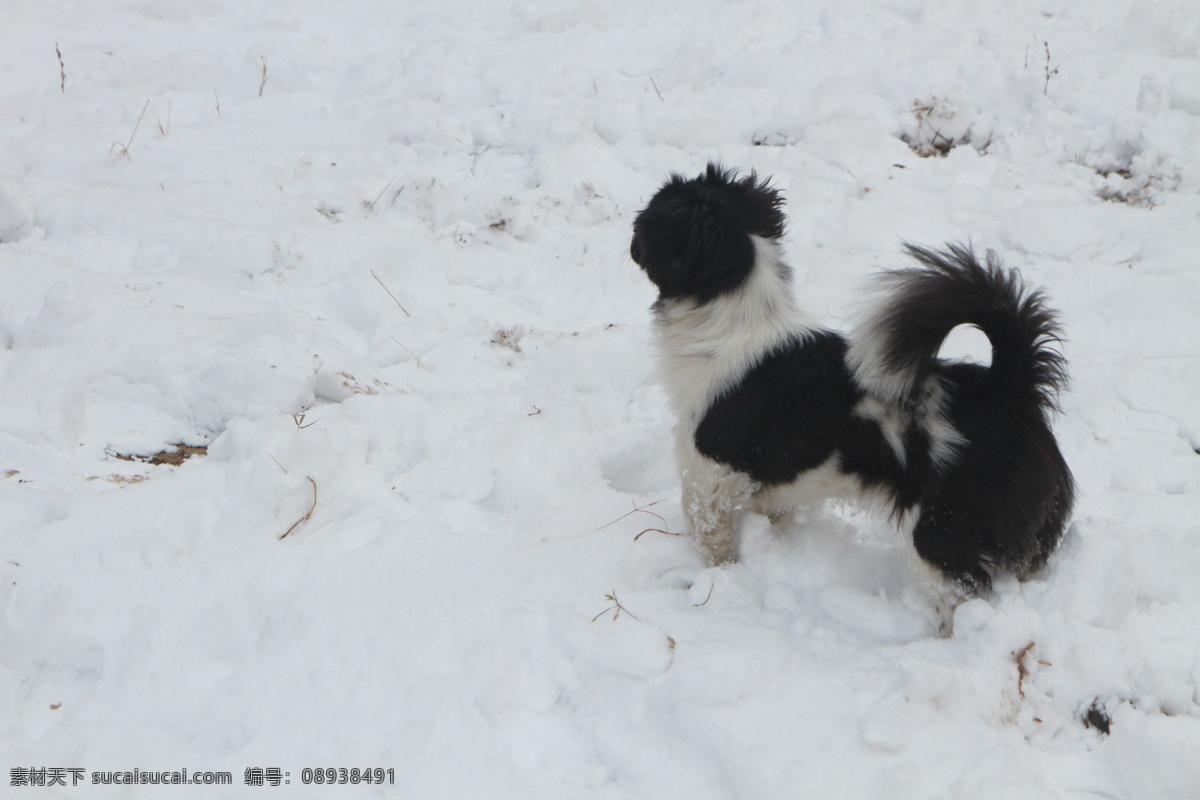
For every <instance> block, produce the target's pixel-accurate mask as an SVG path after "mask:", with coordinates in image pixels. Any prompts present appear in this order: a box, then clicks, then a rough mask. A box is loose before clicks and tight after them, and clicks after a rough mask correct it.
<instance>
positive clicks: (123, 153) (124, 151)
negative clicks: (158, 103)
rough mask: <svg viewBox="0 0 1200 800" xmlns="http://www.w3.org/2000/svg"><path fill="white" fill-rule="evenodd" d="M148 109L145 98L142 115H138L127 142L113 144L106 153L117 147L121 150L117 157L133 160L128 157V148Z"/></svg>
mask: <svg viewBox="0 0 1200 800" xmlns="http://www.w3.org/2000/svg"><path fill="white" fill-rule="evenodd" d="M149 107H150V98H146V104H145V105H144V106H142V113H141V114H138V118H137V122H135V123H134V125H133V133H131V134H129V141H127V142H126V143H125V144H121V143H120V142H113V144H112V147H110V148H108V152H110V153H111V152H112V151H113V150H114V149H115V148H117V147H119V148H121V150H120V152H118V153H117V155H118V156H125V157H126V158H128V159H129V160H130V161H132V160H133V156H131V155H129V148H130V147H131V146H132V145H133V137H135V136H137V132H138V128H140V127H141V126H142V117H144V116H146V109H148V108H149Z"/></svg>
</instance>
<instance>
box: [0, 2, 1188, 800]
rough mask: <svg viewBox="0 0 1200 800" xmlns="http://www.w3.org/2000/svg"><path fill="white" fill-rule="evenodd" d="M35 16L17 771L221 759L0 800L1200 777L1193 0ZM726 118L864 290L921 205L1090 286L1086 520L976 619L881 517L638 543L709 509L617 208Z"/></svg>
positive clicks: (849, 516)
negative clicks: (661, 374) (181, 781)
mask: <svg viewBox="0 0 1200 800" xmlns="http://www.w3.org/2000/svg"><path fill="white" fill-rule="evenodd" d="M3 18H4V19H3V24H2V25H0V242H2V243H0V603H2V607H3V615H2V617H0V753H2V754H3V759H0V761H3V766H4V767H5V768H6V770H7V771H9V775H6V776H5V778H4V781H5V784H4V785H5V786H6V788H7V787H9V786H11V784H12V782H13V781H16V780H18V773H16V772H12V770H30V769H32V770H37V769H45V768H51V769H53V768H63V769H65V768H82V769H84V770H86V772H85V773H84V781H85V782H89V781H90V780H91V777H90V776H91V773H92V772H93V771H96V772H100V771H123V770H133V769H142V770H162V771H167V770H178V769H182V768H187V769H189V771H190V772H192V773H195V772H197V771H201V770H214V771H217V770H227V771H229V772H231V773H232V775H233V780H234V786H233V787H232V788H228V789H225V790H222V791H221V792H219V793H214V792H213V791H212V790H209V789H205V788H203V787H198V786H182V787H177V788H167V789H164V788H162V787H141V788H136V787H135V788H130V787H120V786H93V785H90V783H89V785H87V786H83V785H80V786H78V787H75V788H70V786H69V785H68V788H65V789H63V788H59V789H49V790H47V789H40V788H32V787H28V788H13V789H11V796H13V797H26V796H28V797H41V796H55V797H58V796H61V797H81V798H82V797H86V798H117V797H121V798H124V797H138V798H141V797H155V798H159V797H181V798H197V797H206V796H223V797H224V796H241V795H243V794H244V795H245V796H251V797H261V796H265V795H273V796H278V797H314V798H324V797H333V796H336V797H350V798H358V797H364V798H366V797H381V796H389V797H393V796H394V797H404V798H468V797H488V798H689V799H692V798H696V799H698V798H756V799H757V798H838V799H839V800H841V799H844V798H888V800H909V799H911V800H928V799H929V798H970V799H971V800H981V799H983V800H986V799H987V798H1005V800H1011V799H1012V798H1021V799H1022V800H1028V799H1029V798H1055V799H1059V798H1100V797H1104V798H1129V799H1131V800H1132V799H1134V798H1136V799H1137V800H1155V799H1157V798H1172V799H1174V798H1195V797H1197V796H1198V794H1200V757H1198V756H1200V455H1198V454H1197V451H1198V450H1200V402H1198V401H1197V394H1198V393H1200V6H1198V5H1197V4H1196V3H1195V2H1194V0H1149V1H1148V2H1146V1H1143V2H1134V1H1133V0H1103V1H1102V2H1095V1H1094V0H1040V1H1039V0H1015V1H1014V2H1009V3H997V2H976V1H975V0H968V1H967V2H960V3H954V4H950V3H941V4H938V3H928V2H918V1H917V0H849V1H847V0H801V1H800V2H791V3H783V2H777V3H768V2H762V1H760V0H746V2H718V0H710V2H692V3H685V2H665V1H664V2H660V1H659V0H650V1H649V2H647V0H610V2H604V3H584V2H574V3H572V2H548V1H545V0H536V1H535V2H524V3H514V4H507V3H497V2H483V1H482V0H476V1H475V2H470V1H469V0H443V2H439V3H426V2H410V3H392V2H384V1H383V0H351V1H350V2H345V3H328V2H316V1H315V0H291V2H286V3H285V2H274V3H246V2H242V1H241V0H107V1H106V2H89V1H88V0H57V1H56V2H38V3H35V2H24V3H21V2H18V3H16V4H12V3H10V4H8V6H7V7H6V8H5V11H4V13H3ZM56 50H57V52H56ZM916 151H923V152H925V153H927V154H929V153H932V155H931V156H930V157H921V156H920V155H918V153H917V152H916ZM942 152H945V153H946V154H945V156H944V157H943V156H942V155H941V153H942ZM710 158H719V159H722V160H724V161H725V162H726V163H727V164H729V165H736V166H741V167H745V168H755V169H757V170H758V171H759V172H760V173H767V174H771V175H774V176H775V180H776V182H777V184H778V185H779V186H780V187H781V188H782V189H783V191H784V193H785V194H786V196H787V198H788V201H789V205H788V211H789V215H790V220H791V227H790V232H789V237H788V241H787V247H788V252H789V254H790V259H791V262H792V263H793V265H794V266H795V268H796V271H797V277H798V282H797V291H798V292H799V294H800V296H801V299H802V304H803V305H804V306H805V307H806V308H807V309H808V310H809V311H810V312H811V313H812V314H814V315H815V316H818V317H822V318H824V319H827V320H828V321H829V322H830V324H832V325H834V326H844V325H845V324H846V320H847V318H848V316H849V314H850V313H851V312H852V310H853V304H854V301H855V300H856V299H857V298H858V297H859V295H860V292H861V289H862V287H863V286H864V284H865V283H866V280H867V278H868V276H869V275H870V273H871V272H872V271H873V270H875V269H877V268H879V267H884V266H895V265H898V264H900V263H901V260H900V257H899V254H898V250H899V243H900V242H901V241H902V240H904V239H909V240H913V241H917V242H921V243H926V244H938V243H940V242H942V241H944V240H960V239H962V240H965V239H970V240H972V241H973V242H974V243H975V244H976V245H977V246H979V247H992V248H995V249H996V250H997V251H998V252H999V253H1000V254H1001V255H1002V256H1003V257H1004V258H1005V259H1006V260H1007V261H1008V263H1010V264H1011V265H1013V266H1016V267H1019V268H1020V269H1021V270H1022V271H1023V272H1024V274H1025V275H1026V276H1027V277H1028V278H1029V279H1030V280H1031V282H1034V283H1036V284H1040V285H1043V286H1044V287H1045V288H1046V290H1047V292H1048V294H1049V296H1050V297H1051V299H1052V301H1053V303H1054V304H1055V305H1056V306H1057V307H1059V308H1060V309H1061V312H1062V315H1063V319H1064V322H1065V324H1066V327H1067V332H1068V336H1069V342H1068V343H1067V345H1066V352H1067V355H1068V357H1069V359H1070V362H1071V368H1072V374H1073V390H1072V392H1071V393H1070V394H1068V395H1067V396H1066V397H1065V398H1064V401H1063V407H1064V414H1063V415H1062V417H1061V418H1060V420H1059V422H1058V431H1059V435H1060V438H1061V443H1062V447H1063V449H1064V451H1065V453H1066V455H1067V458H1068V460H1069V461H1070V463H1071V464H1072V466H1073V468H1074V469H1075V472H1076V476H1077V478H1078V480H1079V483H1080V487H1081V500H1080V502H1079V505H1078V509H1077V514H1076V518H1075V522H1074V524H1073V525H1072V527H1071V529H1070V532H1069V533H1068V535H1067V537H1066V540H1065V541H1064V543H1063V545H1062V547H1061V549H1060V551H1059V552H1058V554H1057V555H1056V556H1055V557H1054V558H1053V560H1052V561H1051V564H1050V566H1049V568H1048V569H1047V570H1045V572H1044V574H1040V575H1038V576H1037V578H1036V579H1035V580H1031V581H1029V582H1027V583H1025V584H1017V583H1016V582H1014V581H1011V580H1007V581H1000V582H999V583H998V585H997V587H996V592H995V594H994V595H993V596H992V597H991V598H989V599H987V600H976V601H972V602H970V603H968V604H966V605H964V606H962V607H960V608H959V610H958V612H957V618H956V624H955V634H954V636H953V637H952V638H949V639H939V638H937V637H936V636H935V635H934V615H933V613H932V611H931V609H930V607H929V604H928V601H927V600H926V599H925V598H924V596H923V595H922V594H921V593H920V592H919V591H918V590H917V588H916V587H915V585H914V584H913V580H912V578H911V577H910V575H909V571H908V569H909V568H908V564H907V558H908V556H907V553H906V551H905V549H904V547H903V544H902V542H900V541H899V536H898V535H897V534H896V533H894V532H893V531H892V530H891V529H889V528H888V527H887V525H886V524H885V523H884V522H882V521H880V520H878V519H874V518H871V517H869V516H864V515H862V514H860V513H858V512H855V511H853V510H848V509H836V508H830V509H824V510H818V511H814V512H813V513H812V514H810V515H809V516H808V517H807V518H803V519H797V520H796V521H795V522H794V523H788V524H785V525H783V526H777V527H776V528H775V529H771V528H770V527H769V526H768V525H767V523H766V521H765V520H762V519H757V518H753V517H751V518H746V519H745V521H744V527H745V530H744V542H743V549H742V553H743V559H742V561H741V563H739V564H737V565H735V566H732V567H729V568H725V569H719V570H711V569H705V568H704V567H703V565H702V563H701V561H700V559H699V557H698V555H697V554H696V552H695V550H694V548H693V546H692V544H691V543H690V542H689V541H688V540H687V538H686V537H681V536H670V535H665V534H663V533H657V532H650V533H646V534H645V535H643V536H641V537H640V538H635V537H637V534H638V533H639V532H641V531H642V530H644V529H647V528H660V529H663V530H667V531H670V532H673V533H674V532H678V531H680V530H681V528H682V520H681V516H680V511H679V507H678V501H677V497H676V492H677V481H676V477H675V475H674V468H673V465H672V463H671V460H670V453H669V449H670V448H669V442H670V428H671V425H672V420H671V419H670V416H669V414H668V412H667V410H666V408H665V402H664V397H663V394H662V392H661V390H660V389H659V388H658V387H657V385H656V381H655V374H654V363H653V359H652V354H651V350H650V344H649V326H648V314H647V307H648V305H649V304H650V303H651V302H652V300H653V291H652V288H651V286H650V284H649V283H648V281H646V280H645V278H644V277H643V276H642V275H641V274H640V273H639V272H638V270H637V269H636V266H635V265H634V264H633V263H632V261H631V260H630V259H629V257H628V255H627V253H626V246H627V243H628V236H629V229H630V223H631V221H632V218H633V215H634V214H636V212H637V210H638V209H639V208H640V206H641V204H642V203H644V202H645V201H646V200H647V199H648V197H649V196H650V194H651V193H652V192H653V191H654V190H655V188H656V187H657V185H658V184H659V182H660V181H661V180H662V178H663V177H664V176H665V175H666V173H667V172H668V171H671V170H680V171H683V172H688V173H692V172H697V171H699V170H700V169H701V168H702V167H703V164H704V162H705V161H706V160H708V159H710ZM178 444H183V445H189V446H192V447H195V448H206V451H205V450H203V449H200V450H198V451H196V454H195V455H193V456H192V457H191V458H189V459H188V460H186V461H185V462H183V463H182V464H180V465H171V464H153V463H150V462H148V461H145V460H142V459H145V458H146V457H150V456H152V455H154V454H158V453H162V452H165V451H170V450H172V449H174V448H173V447H172V446H173V445H178ZM139 457H141V458H139ZM130 458H132V459H133V460H129V459H130ZM289 531H290V533H289V534H288V535H287V536H286V537H285V538H282V539H281V536H283V535H284V534H285V533H287V532H289ZM1089 719H1090V722H1091V724H1090V725H1089V724H1085V720H1089ZM1106 722H1108V723H1110V729H1109V733H1108V734H1107V735H1106V734H1105V733H1103V732H1102V731H1101V730H1100V729H1099V728H1100V727H1104V725H1105V724H1106ZM307 767H346V768H352V767H355V768H368V767H380V768H384V769H391V770H392V773H391V775H390V777H392V778H393V779H394V783H391V784H387V785H379V784H360V785H342V786H329V785H311V786H305V785H303V783H302V776H303V773H302V770H303V769H304V768H307ZM248 768H280V769H281V770H284V771H286V773H287V776H286V779H288V780H290V782H291V783H290V785H289V786H287V787H283V786H281V787H279V788H272V787H271V786H269V785H268V786H263V787H251V786H246V785H244V780H245V771H246V770H247V769H248ZM20 774H22V775H23V774H24V773H20ZM10 776H11V777H12V781H10ZM70 782H71V780H70V778H69V777H68V779H67V783H68V784H70ZM6 796H8V795H6Z"/></svg>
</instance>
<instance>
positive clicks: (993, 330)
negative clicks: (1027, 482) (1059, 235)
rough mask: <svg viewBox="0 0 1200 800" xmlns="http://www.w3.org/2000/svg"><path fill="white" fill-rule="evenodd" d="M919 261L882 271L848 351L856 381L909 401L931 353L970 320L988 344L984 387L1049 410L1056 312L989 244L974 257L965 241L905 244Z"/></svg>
mask: <svg viewBox="0 0 1200 800" xmlns="http://www.w3.org/2000/svg"><path fill="white" fill-rule="evenodd" d="M905 248H906V249H907V251H908V253H909V255H911V256H912V257H913V258H915V259H916V260H917V261H918V262H920V264H921V266H920V267H913V268H910V269H901V270H896V271H893V272H887V273H884V274H883V276H882V277H881V280H882V282H883V286H884V289H885V293H884V295H883V297H882V300H881V302H880V303H879V304H878V305H877V306H876V307H875V308H874V309H873V313H871V314H870V316H869V317H867V319H866V320H865V323H864V324H863V325H862V326H860V328H859V330H858V331H857V332H856V335H855V337H854V340H853V344H851V347H850V352H849V354H848V358H849V362H850V366H851V369H852V370H853V371H854V375H855V378H856V379H857V380H858V382H859V384H860V385H861V386H862V387H863V388H864V389H865V390H866V391H867V392H869V393H870V394H872V395H875V396H877V397H878V398H879V399H881V400H884V401H886V402H889V403H893V404H897V405H909V404H910V403H912V402H913V401H915V400H917V399H919V397H920V396H921V392H922V391H923V389H924V387H925V385H926V378H928V377H929V375H930V374H931V373H932V372H933V371H934V370H935V369H937V367H938V364H939V363H940V362H939V361H938V359H937V353H938V350H939V349H940V347H941V345H942V342H943V341H944V340H945V338H946V336H947V334H949V333H950V331H951V329H953V328H954V327H955V326H957V325H963V324H967V325H974V326H976V327H978V328H979V329H980V330H982V331H983V332H984V334H985V335H986V336H987V337H988V339H989V340H990V341H991V343H992V365H991V368H990V369H989V370H988V373H987V378H986V382H987V384H988V388H989V390H992V391H996V392H1016V393H1020V394H1024V396H1026V397H1032V398H1033V399H1034V400H1035V401H1036V404H1037V406H1038V407H1039V408H1042V409H1043V410H1046V409H1051V408H1054V407H1055V405H1056V401H1057V397H1058V393H1059V391H1060V390H1061V389H1063V388H1064V386H1065V384H1066V362H1065V360H1064V359H1063V357H1062V355H1061V354H1060V353H1059V352H1058V351H1057V350H1055V349H1054V348H1053V347H1052V345H1053V344H1055V343H1057V342H1059V341H1061V340H1060V338H1059V333H1060V331H1059V327H1058V323H1057V321H1056V320H1055V315H1054V312H1053V311H1052V310H1051V309H1049V308H1048V307H1047V306H1046V302H1045V298H1044V297H1043V296H1042V293H1041V292H1040V291H1036V290H1029V289H1027V288H1026V287H1025V285H1024V284H1023V282H1022V281H1021V278H1020V276H1019V275H1018V274H1017V273H1016V271H1014V270H1009V269H1006V268H1005V267H1004V266H1003V265H1002V264H1001V263H1000V261H999V259H998V258H997V257H996V255H995V254H994V253H993V252H991V251H990V250H989V251H988V253H987V257H986V260H985V263H983V264H981V263H979V260H978V259H977V258H976V257H975V254H974V253H973V252H972V251H971V249H970V248H969V247H966V246H964V245H961V244H951V245H947V247H946V249H945V250H944V251H937V250H929V249H926V248H923V247H917V246H916V245H912V244H907V245H905Z"/></svg>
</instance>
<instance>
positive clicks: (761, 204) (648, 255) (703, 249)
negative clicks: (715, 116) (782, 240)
mask: <svg viewBox="0 0 1200 800" xmlns="http://www.w3.org/2000/svg"><path fill="white" fill-rule="evenodd" d="M782 205H783V198H782V197H780V195H779V192H777V191H776V190H775V189H774V188H772V187H771V186H770V184H769V183H768V182H767V181H766V180H762V181H760V180H759V179H758V176H756V175H755V174H754V173H753V172H751V173H750V174H749V175H748V176H746V177H744V178H739V177H738V176H737V174H736V173H735V172H734V171H733V170H728V169H725V168H724V167H722V166H721V165H719V164H715V163H711V162H710V163H709V165H708V169H706V170H705V171H704V173H703V174H702V175H700V176H698V177H696V178H684V177H683V176H682V175H678V174H673V175H671V177H670V178H669V179H668V180H667V182H666V183H664V184H663V186H662V188H661V189H659V190H658V192H657V193H656V194H655V195H654V197H653V198H651V200H650V203H649V204H648V205H647V206H646V208H645V209H643V210H642V212H641V213H640V214H638V216H637V219H636V220H635V221H634V223H633V242H632V243H631V244H630V247H629V254H630V255H631V256H632V257H633V260H634V261H636V262H637V264H638V265H639V266H640V267H641V268H642V269H643V270H645V271H646V275H647V276H648V277H649V278H650V280H651V281H653V282H654V285H655V286H657V287H658V292H659V298H660V299H674V298H690V299H692V300H695V301H696V302H697V303H706V302H708V301H709V300H712V299H713V298H715V297H718V296H720V295H721V294H724V293H725V292H729V291H732V290H734V289H736V288H737V287H738V286H740V285H741V284H742V281H744V280H745V279H746V277H747V276H748V275H749V274H750V268H751V267H752V266H753V265H754V242H753V241H752V240H751V239H750V237H751V236H761V237H763V238H766V239H778V238H779V237H780V236H782V235H783V225H784V219H783V211H782V210H781V206H782Z"/></svg>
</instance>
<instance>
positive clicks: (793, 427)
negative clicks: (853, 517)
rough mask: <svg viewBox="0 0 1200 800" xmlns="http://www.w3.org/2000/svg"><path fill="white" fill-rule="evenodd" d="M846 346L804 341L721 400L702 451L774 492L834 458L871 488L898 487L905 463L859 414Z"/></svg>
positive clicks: (709, 419) (827, 339) (837, 339)
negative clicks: (837, 454)
mask: <svg viewBox="0 0 1200 800" xmlns="http://www.w3.org/2000/svg"><path fill="white" fill-rule="evenodd" d="M845 354H846V340H845V339H844V338H842V337H841V336H839V335H838V334H836V333H833V332H830V331H818V332H811V333H806V334H798V335H797V336H796V337H795V338H793V339H792V340H790V341H789V342H787V343H786V344H785V345H783V346H782V347H779V348H777V349H776V350H774V351H772V352H771V353H769V354H768V355H767V356H766V357H764V358H763V359H762V361H760V362H759V363H758V364H757V365H755V366H754V367H753V368H752V369H751V370H750V371H749V372H747V373H746V375H745V376H744V377H743V378H742V379H741V380H740V381H739V382H738V383H737V384H736V385H735V386H733V387H732V388H730V389H729V390H728V391H726V392H725V393H724V394H722V395H721V397H720V398H718V399H717V400H716V401H715V402H714V403H713V404H712V406H711V407H710V408H709V409H708V411H707V412H706V413H705V415H704V418H703V419H702V420H701V421H700V424H699V425H698V426H697V427H696V434H695V442H696V449H697V450H699V451H700V452H701V453H702V454H704V455H706V456H708V457H709V458H711V459H714V460H716V461H721V462H724V463H727V464H729V465H730V466H732V467H733V468H734V469H737V470H739V471H740V472H744V473H746V474H747V475H749V476H750V477H752V478H753V479H754V480H756V481H758V482H759V483H761V484H763V485H764V486H770V485H773V484H781V483H787V482H789V481H792V480H794V479H795V478H796V477H797V476H798V475H799V474H800V473H802V472H804V471H806V470H809V469H812V468H814V467H817V466H820V465H821V464H823V463H824V462H825V461H827V460H828V459H829V458H830V456H832V455H833V453H834V451H835V450H836V451H839V452H841V453H842V454H843V461H846V460H847V458H848V459H849V460H850V462H851V463H849V464H843V463H839V467H841V468H842V469H849V470H852V471H854V472H857V473H860V477H861V478H862V479H863V481H864V482H865V483H868V484H872V483H884V482H887V481H895V480H896V479H897V477H898V475H899V473H900V464H899V461H898V459H897V458H896V455H895V453H894V452H893V451H892V450H891V448H890V446H889V445H888V444H887V443H886V441H885V440H884V438H883V436H882V434H881V433H880V431H879V426H878V425H877V424H876V423H875V422H873V421H871V420H867V419H862V418H859V417H856V416H855V415H854V414H853V413H852V412H853V408H854V406H855V405H856V404H857V403H858V401H859V400H860V399H861V398H862V392H861V390H859V389H858V388H857V387H856V386H855V384H854V382H853V381H852V380H851V378H850V372H849V370H848V369H847V367H846V363H845Z"/></svg>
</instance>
